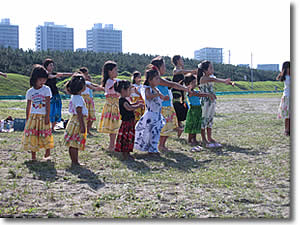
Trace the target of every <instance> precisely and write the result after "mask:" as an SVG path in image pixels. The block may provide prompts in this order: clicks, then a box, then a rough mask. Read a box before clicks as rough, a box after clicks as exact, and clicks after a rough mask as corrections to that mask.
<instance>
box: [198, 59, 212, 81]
mask: <svg viewBox="0 0 300 225" xmlns="http://www.w3.org/2000/svg"><path fill="white" fill-rule="evenodd" d="M210 64H211V62H210V61H208V60H204V61H202V62H200V63H199V64H198V70H197V84H198V85H199V84H200V79H201V77H202V76H203V73H204V71H207V70H208V67H209V65H210Z"/></svg>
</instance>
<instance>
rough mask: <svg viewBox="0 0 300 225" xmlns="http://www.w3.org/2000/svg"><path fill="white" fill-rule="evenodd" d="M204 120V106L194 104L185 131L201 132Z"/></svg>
mask: <svg viewBox="0 0 300 225" xmlns="http://www.w3.org/2000/svg"><path fill="white" fill-rule="evenodd" d="M201 122H202V108H201V106H200V105H194V106H193V105H192V106H190V108H189V111H188V112H187V116H186V122H185V127H184V133H188V134H200V133H201Z"/></svg>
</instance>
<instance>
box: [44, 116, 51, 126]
mask: <svg viewBox="0 0 300 225" xmlns="http://www.w3.org/2000/svg"><path fill="white" fill-rule="evenodd" d="M49 123H50V118H49V116H46V117H45V124H46V125H48V124H49Z"/></svg>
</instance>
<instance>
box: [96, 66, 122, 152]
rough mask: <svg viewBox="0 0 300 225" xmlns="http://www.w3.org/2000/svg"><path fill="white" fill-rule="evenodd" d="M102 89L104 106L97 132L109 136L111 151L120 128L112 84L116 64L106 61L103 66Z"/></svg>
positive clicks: (116, 71) (117, 96)
mask: <svg viewBox="0 0 300 225" xmlns="http://www.w3.org/2000/svg"><path fill="white" fill-rule="evenodd" d="M102 70H103V72H102V74H103V80H102V87H104V90H105V105H104V107H103V110H102V114H101V119H100V124H99V129H98V131H99V132H100V133H108V134H109V139H110V140H109V150H110V151H113V150H114V147H115V139H116V135H117V133H118V130H119V128H120V112H119V96H120V94H119V93H118V92H116V91H115V89H114V84H115V83H116V82H117V79H116V78H117V76H118V68H117V63H115V62H113V61H107V62H105V63H104V65H103V69H102Z"/></svg>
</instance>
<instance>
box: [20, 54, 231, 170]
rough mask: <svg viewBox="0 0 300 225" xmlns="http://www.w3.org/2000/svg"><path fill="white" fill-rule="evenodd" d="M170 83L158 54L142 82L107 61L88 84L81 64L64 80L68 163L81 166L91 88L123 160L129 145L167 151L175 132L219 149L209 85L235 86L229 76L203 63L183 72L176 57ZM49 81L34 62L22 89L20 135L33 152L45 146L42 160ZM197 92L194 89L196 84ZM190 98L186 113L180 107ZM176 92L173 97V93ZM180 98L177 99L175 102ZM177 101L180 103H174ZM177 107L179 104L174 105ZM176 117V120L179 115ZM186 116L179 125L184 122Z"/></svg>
mask: <svg viewBox="0 0 300 225" xmlns="http://www.w3.org/2000/svg"><path fill="white" fill-rule="evenodd" d="M172 61H173V64H174V66H175V68H174V74H175V76H174V77H176V76H178V75H179V76H178V77H176V79H173V81H170V80H166V79H163V78H162V77H161V76H162V75H164V74H165V72H166V66H165V62H164V60H163V58H162V57H160V56H159V57H156V58H154V59H153V60H152V61H151V64H149V65H148V66H147V67H146V69H145V74H144V75H145V82H144V84H142V83H141V80H142V79H141V73H140V72H138V71H135V72H134V73H133V78H132V84H131V83H130V82H129V81H125V80H119V79H118V78H117V76H118V68H117V63H116V62H114V61H107V62H105V64H104V66H103V68H102V75H103V79H102V84H101V86H100V85H97V84H93V83H91V82H90V77H89V75H88V70H87V68H85V67H83V68H81V69H80V70H79V72H78V73H75V74H73V75H72V78H71V80H70V81H68V82H67V84H66V90H67V92H68V93H70V94H71V99H70V103H69V112H70V114H71V115H72V116H71V118H70V120H69V122H68V124H67V127H66V130H65V134H64V144H65V145H66V146H67V147H69V154H70V158H71V161H72V165H79V161H78V150H84V148H85V144H86V139H87V133H89V132H90V128H91V126H92V122H93V121H95V119H96V117H95V107H94V102H93V99H92V95H90V90H91V89H92V90H97V91H104V93H105V104H104V107H103V109H102V113H101V119H100V123H99V126H98V131H99V132H101V133H108V134H109V138H110V141H109V150H111V151H117V152H122V154H123V158H124V159H131V158H132V156H131V155H130V153H131V152H133V149H137V150H141V151H145V152H148V153H149V154H159V150H161V151H167V150H168V149H167V147H166V141H167V138H168V137H169V136H170V135H171V134H172V133H173V132H177V135H178V137H180V135H181V133H182V132H183V131H184V132H185V133H187V134H188V143H189V144H191V145H193V146H196V147H194V148H193V150H199V149H201V146H198V145H199V142H198V141H197V139H196V134H199V133H200V134H201V137H202V146H205V147H207V148H210V147H220V146H222V145H221V144H220V143H218V142H216V141H215V140H214V139H213V138H212V125H213V117H214V114H215V105H216V96H215V94H214V91H213V83H214V82H219V83H225V84H228V85H233V86H234V82H232V81H231V80H230V79H229V78H228V79H220V78H216V77H215V76H213V73H214V69H213V65H212V63H211V62H209V61H206V60H205V61H202V62H201V63H200V64H199V65H198V68H197V69H196V70H184V68H183V61H182V58H181V57H180V56H174V57H173V59H172ZM47 79H48V72H47V70H46V69H45V68H44V67H43V66H41V65H34V67H33V70H32V73H31V77H30V85H31V88H30V89H29V90H28V91H27V93H26V99H27V107H26V121H27V122H26V125H25V130H24V135H23V139H22V143H23V148H24V149H25V150H29V151H31V152H32V160H36V155H35V154H36V152H37V151H38V150H39V149H40V148H45V149H46V152H45V156H44V158H45V159H48V158H49V157H50V149H51V148H53V147H54V145H53V136H52V133H51V128H50V123H49V115H50V98H51V97H52V93H51V89H50V88H49V87H48V86H46V85H44V84H45V83H46V81H47ZM197 86H198V87H199V91H195V90H194V89H195V88H196V87H197ZM186 95H187V99H188V101H189V104H188V106H184V107H187V110H186V113H184V112H183V110H181V109H180V107H181V108H182V107H183V105H184V104H186V99H185V98H186ZM173 96H175V97H173ZM178 99H179V100H178ZM177 103H180V104H177ZM175 105H177V106H176V107H175ZM179 117H180V118H179ZM185 119H186V123H185V127H184V128H183V125H182V121H184V120H185Z"/></svg>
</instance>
